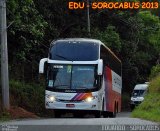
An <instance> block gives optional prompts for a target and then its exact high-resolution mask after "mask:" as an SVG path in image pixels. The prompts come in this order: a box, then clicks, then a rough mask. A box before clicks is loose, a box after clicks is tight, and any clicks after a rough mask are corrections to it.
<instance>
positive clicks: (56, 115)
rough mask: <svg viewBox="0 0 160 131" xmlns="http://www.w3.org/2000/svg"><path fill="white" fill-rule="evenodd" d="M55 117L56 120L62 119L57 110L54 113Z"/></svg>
mask: <svg viewBox="0 0 160 131" xmlns="http://www.w3.org/2000/svg"><path fill="white" fill-rule="evenodd" d="M54 117H55V118H60V117H61V112H60V111H58V110H55V111H54Z"/></svg>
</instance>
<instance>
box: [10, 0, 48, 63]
mask: <svg viewBox="0 0 160 131" xmlns="http://www.w3.org/2000/svg"><path fill="white" fill-rule="evenodd" d="M7 7H8V11H9V12H8V15H7V18H8V21H9V23H11V22H13V24H12V25H11V26H10V28H9V30H8V31H9V32H8V36H9V42H8V43H9V44H8V45H9V49H10V48H11V49H12V50H9V56H10V58H11V59H12V60H13V58H12V57H11V56H14V59H19V60H21V61H26V59H30V58H32V57H33V56H34V54H32V55H31V54H30V52H33V53H34V50H33V48H35V47H36V49H37V47H39V46H40V44H41V42H42V40H43V36H44V34H45V28H46V26H47V22H45V21H44V19H43V17H42V15H40V14H39V12H38V11H37V10H36V9H35V5H34V2H33V0H9V1H8V2H7ZM17 47H18V48H17ZM13 50H14V52H13Z"/></svg>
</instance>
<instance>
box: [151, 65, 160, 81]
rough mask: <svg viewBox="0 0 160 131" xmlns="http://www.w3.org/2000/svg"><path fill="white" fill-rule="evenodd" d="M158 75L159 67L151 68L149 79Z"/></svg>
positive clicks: (159, 72)
mask: <svg viewBox="0 0 160 131" xmlns="http://www.w3.org/2000/svg"><path fill="white" fill-rule="evenodd" d="M158 74H160V65H156V66H153V67H152V69H151V74H150V79H152V78H154V77H155V76H157V75H158Z"/></svg>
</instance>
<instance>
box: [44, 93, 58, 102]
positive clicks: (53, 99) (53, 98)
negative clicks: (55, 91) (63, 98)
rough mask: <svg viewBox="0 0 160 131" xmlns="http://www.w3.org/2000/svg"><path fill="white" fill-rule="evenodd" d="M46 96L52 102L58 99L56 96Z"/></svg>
mask: <svg viewBox="0 0 160 131" xmlns="http://www.w3.org/2000/svg"><path fill="white" fill-rule="evenodd" d="M46 97H47V98H48V99H49V101H50V102H54V101H56V98H55V96H52V95H47V96H46Z"/></svg>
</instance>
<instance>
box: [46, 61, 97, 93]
mask: <svg viewBox="0 0 160 131" xmlns="http://www.w3.org/2000/svg"><path fill="white" fill-rule="evenodd" d="M96 70H97V69H96V65H55V64H50V65H49V69H48V78H47V81H48V82H47V84H48V85H47V87H48V88H52V89H67V90H69V89H71V90H77V89H80V90H85V89H94V88H96V85H97V80H96Z"/></svg>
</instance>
